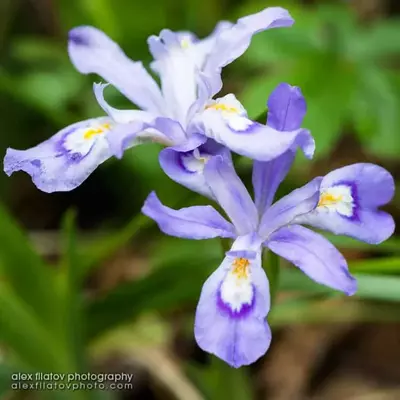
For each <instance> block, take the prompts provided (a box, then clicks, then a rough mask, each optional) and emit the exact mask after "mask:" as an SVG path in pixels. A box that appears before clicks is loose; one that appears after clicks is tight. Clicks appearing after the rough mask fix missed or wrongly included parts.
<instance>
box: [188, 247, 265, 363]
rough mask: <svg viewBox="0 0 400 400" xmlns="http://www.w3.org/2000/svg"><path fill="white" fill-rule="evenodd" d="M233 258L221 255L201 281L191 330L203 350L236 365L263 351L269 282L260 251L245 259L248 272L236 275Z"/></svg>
mask: <svg viewBox="0 0 400 400" xmlns="http://www.w3.org/2000/svg"><path fill="white" fill-rule="evenodd" d="M236 260H237V259H235V258H233V257H231V256H227V257H225V259H224V261H223V262H222V264H221V265H220V266H219V268H218V269H217V270H216V271H215V272H214V273H213V274H212V275H211V276H210V277H209V278H208V279H207V281H206V282H205V284H204V285H203V289H202V291H201V295H200V300H199V304H198V306H197V310H196V318H195V327H194V332H195V338H196V341H197V343H198V345H199V346H200V347H201V348H202V349H203V350H204V351H207V352H209V353H211V354H214V355H216V356H217V357H219V358H221V359H222V360H224V361H225V362H226V363H228V364H229V365H231V366H232V367H234V368H239V367H241V366H244V365H249V364H252V363H253V362H255V361H256V360H257V359H259V358H260V357H261V356H263V355H264V354H265V353H266V351H267V350H268V348H269V345H270V343H271V330H270V328H269V326H268V324H267V322H266V320H265V318H266V316H267V314H268V311H269V308H270V300H269V284H268V280H267V277H266V275H265V272H264V270H263V269H262V267H261V255H260V251H258V253H257V256H256V258H255V259H248V260H247V262H248V270H247V271H248V272H247V273H245V274H244V276H242V278H239V279H238V277H237V273H235V272H234V271H235V261H236ZM242 260H243V259H242ZM240 279H241V280H240ZM238 281H240V283H239V282H238Z"/></svg>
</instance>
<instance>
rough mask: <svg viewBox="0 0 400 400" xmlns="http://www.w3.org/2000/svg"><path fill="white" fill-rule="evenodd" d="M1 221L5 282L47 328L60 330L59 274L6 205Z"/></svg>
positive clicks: (0, 258)
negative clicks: (37, 252) (44, 258)
mask: <svg viewBox="0 0 400 400" xmlns="http://www.w3.org/2000/svg"><path fill="white" fill-rule="evenodd" d="M0 221H1V222H0V262H1V264H2V274H3V276H2V279H3V280H4V281H5V282H7V284H8V285H9V286H10V287H12V289H13V290H14V291H15V293H16V295H17V296H18V297H20V299H21V300H22V301H24V302H25V303H26V306H27V307H28V308H29V309H30V310H31V312H32V313H33V314H35V315H36V316H37V317H38V318H40V320H42V321H43V322H44V323H46V325H48V326H57V328H59V323H60V321H59V316H58V312H57V311H58V309H57V305H58V298H59V296H58V294H57V291H56V287H55V279H54V278H55V271H53V270H52V269H50V268H49V267H47V266H46V265H44V263H43V262H42V260H41V259H40V257H39V256H38V255H37V254H36V253H35V251H34V250H33V249H32V248H31V246H30V245H29V243H28V240H27V238H26V237H25V235H24V234H23V233H22V231H21V230H20V229H19V228H18V227H17V225H16V224H15V222H14V221H13V220H12V219H11V218H10V216H9V215H8V213H7V211H6V210H5V209H4V208H3V206H2V205H0Z"/></svg>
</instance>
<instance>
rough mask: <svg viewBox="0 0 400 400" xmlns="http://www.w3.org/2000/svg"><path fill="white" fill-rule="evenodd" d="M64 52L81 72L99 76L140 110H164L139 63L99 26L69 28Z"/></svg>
mask: <svg viewBox="0 0 400 400" xmlns="http://www.w3.org/2000/svg"><path fill="white" fill-rule="evenodd" d="M68 51H69V55H70V58H71V61H72V63H73V64H74V65H75V67H76V69H77V70H78V71H79V72H81V73H82V74H90V73H95V74H98V75H100V76H101V77H103V78H104V79H105V80H106V81H107V82H109V83H111V84H112V85H114V86H115V87H116V88H117V89H118V90H119V91H120V92H121V93H122V94H124V95H125V96H126V97H127V98H128V99H129V100H131V101H132V102H133V103H135V104H136V105H138V106H139V107H140V108H142V109H143V110H148V111H153V112H158V113H162V111H163V109H165V102H164V100H163V98H162V95H161V92H160V89H159V87H158V85H157V83H156V82H155V80H154V79H153V78H152V77H151V75H150V74H149V73H148V72H147V71H146V69H145V68H144V67H143V65H142V63H141V62H137V61H132V60H131V59H129V58H128V57H127V56H126V55H125V53H124V52H123V51H122V50H121V48H120V47H119V46H118V45H117V44H116V43H115V42H114V41H113V40H111V39H110V38H109V37H108V36H107V35H106V34H105V33H104V32H102V31H100V30H99V29H97V28H94V27H92V26H79V27H77V28H74V29H72V30H71V31H70V32H69V41H68Z"/></svg>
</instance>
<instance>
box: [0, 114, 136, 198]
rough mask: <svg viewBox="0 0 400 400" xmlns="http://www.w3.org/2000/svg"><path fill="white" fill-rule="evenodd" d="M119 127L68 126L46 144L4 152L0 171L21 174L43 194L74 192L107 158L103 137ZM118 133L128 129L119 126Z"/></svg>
mask: <svg viewBox="0 0 400 400" xmlns="http://www.w3.org/2000/svg"><path fill="white" fill-rule="evenodd" d="M116 128H121V125H114V122H113V121H112V120H111V119H110V118H108V117H103V118H97V119H89V120H86V121H82V122H78V123H75V124H73V125H70V126H68V127H66V128H64V129H62V130H61V131H60V132H58V133H57V134H55V135H54V136H52V137H51V138H50V139H49V140H46V141H45V142H43V143H41V144H39V145H37V146H35V147H32V148H30V149H28V150H15V149H10V148H9V149H7V153H6V156H5V158H4V171H5V172H6V174H7V175H11V174H12V173H13V172H15V171H20V170H22V171H25V172H26V173H28V174H29V175H30V176H31V177H32V181H33V183H34V184H35V185H36V186H37V187H38V189H40V190H42V191H44V192H48V193H51V192H62V191H69V190H72V189H75V188H76V187H77V186H79V185H80V184H81V183H82V182H83V181H84V180H85V179H86V178H87V177H88V176H89V175H90V174H91V173H92V172H93V171H94V170H95V169H96V168H97V167H98V166H99V165H100V164H101V163H103V162H104V161H105V160H107V159H108V158H110V157H111V155H112V154H111V152H110V149H109V147H108V144H107V140H106V137H107V136H108V135H109V134H112V133H113V132H114V130H115V129H116ZM122 129H129V126H124V125H122Z"/></svg>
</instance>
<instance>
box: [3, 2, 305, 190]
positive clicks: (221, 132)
mask: <svg viewBox="0 0 400 400" xmlns="http://www.w3.org/2000/svg"><path fill="white" fill-rule="evenodd" d="M293 22H294V21H293V19H292V18H291V16H290V14H289V13H288V11H286V10H285V9H283V8H280V7H270V8H266V9H264V10H263V11H261V12H259V13H256V14H253V15H250V16H247V17H244V18H240V19H239V20H238V21H237V22H236V23H235V24H232V23H229V22H222V23H219V24H218V25H217V27H216V29H215V30H214V32H213V33H212V34H211V35H210V36H209V37H207V38H205V39H203V40H199V39H197V38H196V37H195V35H193V34H191V33H188V32H172V31H170V30H167V29H165V30H163V31H161V33H160V35H159V36H158V37H156V36H151V37H150V38H149V40H148V44H149V48H150V52H151V53H152V55H153V57H154V62H153V63H152V64H151V68H152V70H153V72H155V73H156V74H158V75H159V78H160V81H161V88H160V87H159V86H158V85H157V83H156V81H155V80H154V79H153V77H152V76H151V75H150V74H149V72H148V71H147V70H146V69H145V68H144V67H143V65H142V63H141V62H137V61H132V60H130V59H129V58H128V57H127V56H126V55H125V53H124V52H123V51H122V49H121V48H120V47H119V46H118V45H117V44H116V43H115V42H114V41H112V40H111V39H110V38H109V37H108V36H107V35H106V34H105V33H103V32H101V31H100V30H98V29H96V28H94V27H90V26H81V27H77V28H74V29H72V30H71V31H70V35H69V44H68V48H69V55H70V58H71V60H72V62H73V64H74V66H75V67H76V68H77V69H78V71H80V72H81V73H83V74H89V73H96V74H98V75H100V76H101V77H102V78H103V79H104V80H105V81H106V82H107V84H111V85H113V86H115V87H116V88H117V89H118V90H119V91H120V92H121V93H122V94H123V95H125V96H126V97H127V98H128V99H129V100H131V101H132V102H133V103H135V104H136V105H137V106H138V107H140V108H141V110H117V109H115V108H113V107H111V106H110V105H109V104H108V103H107V102H106V100H105V99H104V93H103V91H104V88H105V87H106V86H107V85H103V84H95V85H94V93H95V96H96V98H97V100H98V102H99V104H100V106H101V107H102V108H103V110H104V111H105V113H106V114H107V116H106V117H100V118H93V119H89V120H86V121H82V122H77V123H75V124H73V125H71V126H68V127H66V128H64V129H62V130H61V131H60V132H58V133H57V134H55V135H54V136H53V137H51V138H50V139H49V140H47V141H45V142H43V143H41V144H39V145H38V146H35V147H33V148H30V149H28V150H24V151H21V150H15V149H11V148H10V149H8V150H7V154H6V156H5V159H4V169H5V172H6V173H7V174H8V175H11V174H12V173H13V172H15V171H18V170H23V171H25V172H27V173H28V174H30V175H31V177H32V180H33V182H34V183H35V185H36V186H37V187H38V188H39V189H41V190H43V191H45V192H54V191H68V190H72V189H74V188H75V187H77V186H78V185H80V184H81V183H82V182H83V181H84V180H85V179H86V178H87V177H88V176H89V175H90V174H91V173H92V172H93V170H94V169H95V168H97V166H98V165H99V164H101V163H102V162H104V161H105V160H107V159H108V158H110V157H111V156H112V155H116V156H117V157H121V156H122V154H123V152H124V151H125V150H126V149H127V148H129V147H132V146H135V145H138V144H141V143H143V142H147V141H156V142H160V143H162V144H164V145H165V146H168V147H169V149H165V150H164V151H163V152H162V153H161V155H160V160H161V165H162V167H163V168H164V169H165V170H166V171H167V174H168V175H170V176H171V177H172V178H174V175H173V172H172V173H171V170H174V168H176V163H175V161H176V160H178V161H179V163H180V165H183V166H184V167H187V168H188V170H189V171H190V170H191V169H192V170H194V171H196V168H197V167H198V163H197V164H196V162H197V161H200V165H201V162H202V161H203V160H204V158H205V157H204V155H208V154H211V155H215V154H222V155H224V156H226V157H229V154H227V153H226V150H224V146H226V147H227V148H229V149H231V150H233V151H235V152H237V153H239V154H242V155H245V156H249V157H251V158H254V159H257V160H262V161H268V160H271V159H273V158H275V157H277V156H279V155H280V154H282V153H285V152H286V150H287V149H288V148H291V147H292V145H293V143H295V142H296V141H298V140H299V137H305V136H309V135H310V134H309V132H307V131H305V130H303V129H295V130H290V131H288V132H287V134H286V135H281V132H279V131H277V130H276V129H274V128H272V127H271V126H266V125H262V124H258V123H256V122H254V121H252V120H250V119H249V118H248V117H247V113H246V110H245V109H244V108H243V106H242V105H241V104H240V103H239V102H238V101H237V100H236V98H235V96H234V95H233V94H229V95H227V96H224V97H222V98H219V99H216V100H213V99H212V98H213V96H214V95H215V94H216V93H217V92H218V91H219V90H220V89H221V86H222V82H221V77H220V75H221V70H222V68H223V67H224V66H226V65H227V64H229V63H231V62H232V61H234V60H235V59H236V58H238V57H240V56H241V55H242V54H243V53H244V51H245V50H246V49H247V47H248V46H249V44H250V41H251V38H252V36H253V35H254V34H256V33H258V32H260V31H263V30H266V29H270V28H277V27H288V26H291V25H292V24H293ZM202 145H204V146H203V147H200V146H202ZM194 149H196V151H195V152H193V150H194ZM167 150H168V151H169V152H167ZM170 151H175V152H179V154H181V153H182V154H181V155H176V154H173V153H171V152H170ZM191 151H192V152H191ZM208 151H210V153H208ZM189 152H191V153H189ZM306 155H307V156H309V157H311V156H312V153H311V152H309V153H307V154H306ZM190 157H191V158H190ZM171 163H172V164H171ZM196 165H197V167H196ZM177 179H178V182H180V180H179V179H180V178H179V177H178V178H177ZM180 183H182V184H184V185H185V184H186V185H188V186H189V187H190V188H192V189H193V190H197V191H199V192H200V193H202V192H204V191H207V190H206V189H205V186H204V185H203V186H201V187H199V186H197V184H196V183H195V180H194V179H191V180H190V183H188V181H187V180H185V179H183V180H182V182H180ZM200 183H201V182H200ZM200 183H199V184H200Z"/></svg>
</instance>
